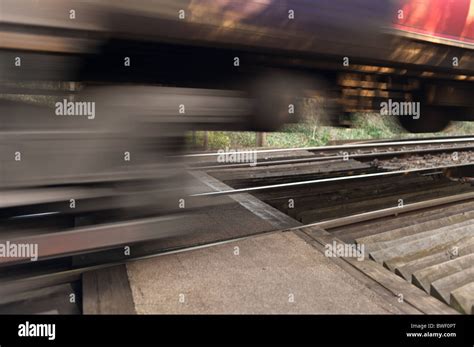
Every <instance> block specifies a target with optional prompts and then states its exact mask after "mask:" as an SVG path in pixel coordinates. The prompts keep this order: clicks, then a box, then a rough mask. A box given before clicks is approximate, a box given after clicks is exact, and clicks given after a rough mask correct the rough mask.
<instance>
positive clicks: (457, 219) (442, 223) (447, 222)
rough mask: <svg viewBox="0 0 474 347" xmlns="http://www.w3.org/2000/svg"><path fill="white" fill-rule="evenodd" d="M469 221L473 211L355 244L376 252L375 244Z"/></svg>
mask: <svg viewBox="0 0 474 347" xmlns="http://www.w3.org/2000/svg"><path fill="white" fill-rule="evenodd" d="M471 219H474V211H470V212H465V213H460V214H456V215H453V216H448V217H444V218H441V219H435V220H433V219H431V220H429V221H426V222H424V223H417V224H414V225H410V226H407V227H402V228H397V229H393V230H390V231H387V232H384V233H380V234H375V235H371V236H367V237H362V238H358V239H357V240H356V242H357V243H361V244H364V245H365V247H366V250H367V248H368V247H371V248H372V247H374V250H376V249H377V247H378V246H376V245H375V244H379V243H383V242H392V241H395V240H398V239H401V238H404V237H408V236H413V235H416V234H419V233H423V232H427V231H431V230H433V229H439V228H443V227H449V226H452V225H453V224H457V223H462V222H468V221H469V220H471ZM380 248H386V247H383V244H382V245H381V246H380Z"/></svg>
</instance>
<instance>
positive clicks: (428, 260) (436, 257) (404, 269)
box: [395, 237, 474, 281]
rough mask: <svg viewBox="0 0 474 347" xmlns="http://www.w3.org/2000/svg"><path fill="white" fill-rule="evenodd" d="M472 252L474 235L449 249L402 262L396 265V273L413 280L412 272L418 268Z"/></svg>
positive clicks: (455, 243) (473, 249) (473, 250)
mask: <svg viewBox="0 0 474 347" xmlns="http://www.w3.org/2000/svg"><path fill="white" fill-rule="evenodd" d="M454 252H455V253H454ZM471 253H474V237H469V238H465V239H462V240H461V241H458V242H454V243H453V244H452V246H451V247H450V248H449V247H448V248H447V249H444V250H442V251H439V252H437V253H434V254H431V255H428V256H425V257H421V258H413V259H412V260H411V261H408V262H405V263H402V264H400V265H398V266H396V268H395V273H396V274H398V275H400V276H402V277H403V278H405V279H406V280H407V281H411V280H412V274H413V273H415V272H416V271H418V270H422V269H424V268H427V267H430V266H433V265H436V264H441V263H443V262H445V261H449V260H451V259H453V256H458V257H459V256H463V255H467V254H471Z"/></svg>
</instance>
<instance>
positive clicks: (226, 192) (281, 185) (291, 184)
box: [190, 164, 472, 197]
mask: <svg viewBox="0 0 474 347" xmlns="http://www.w3.org/2000/svg"><path fill="white" fill-rule="evenodd" d="M471 165H472V164H459V165H444V166H434V167H430V168H421V169H407V170H396V171H386V172H376V173H370V174H362V175H352V176H342V177H329V178H320V179H315V180H308V181H297V182H289V183H279V184H271V185H268V186H258V187H250V188H240V189H231V190H221V191H217V192H216V191H213V192H206V193H196V194H192V195H190V196H191V197H198V196H219V195H230V194H241V193H248V192H256V191H262V190H268V189H276V188H286V187H295V186H303V185H308V184H317V183H325V182H336V181H347V180H355V179H363V178H371V177H383V176H395V175H402V174H410V173H415V172H429V171H432V170H440V169H449V168H457V167H464V166H471Z"/></svg>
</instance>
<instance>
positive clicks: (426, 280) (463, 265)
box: [412, 253, 474, 294]
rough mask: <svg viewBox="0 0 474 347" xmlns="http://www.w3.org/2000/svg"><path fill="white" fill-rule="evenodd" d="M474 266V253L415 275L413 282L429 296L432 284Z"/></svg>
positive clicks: (425, 269) (420, 271)
mask: <svg viewBox="0 0 474 347" xmlns="http://www.w3.org/2000/svg"><path fill="white" fill-rule="evenodd" d="M473 265H474V253H471V254H468V255H465V256H461V257H458V258H455V259H452V260H449V261H446V262H444V263H440V264H436V265H432V266H430V267H427V268H424V269H421V270H418V271H416V272H415V273H413V276H412V282H413V284H415V285H416V286H418V287H419V288H421V289H424V290H425V292H427V293H428V294H429V292H430V286H431V283H433V282H434V281H437V280H439V279H441V278H444V277H447V276H450V275H452V274H454V273H456V272H459V271H462V270H465V269H468V268H470V267H472V266H473Z"/></svg>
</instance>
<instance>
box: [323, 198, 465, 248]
mask: <svg viewBox="0 0 474 347" xmlns="http://www.w3.org/2000/svg"><path fill="white" fill-rule="evenodd" d="M473 210H474V203H473V202H471V201H469V202H466V203H462V204H456V206H455V211H452V210H451V209H447V208H446V207H444V206H443V207H439V208H436V209H433V210H431V209H429V210H426V211H416V212H409V213H407V214H406V215H399V216H397V217H393V218H386V219H385V218H383V219H381V220H376V221H368V222H365V223H358V224H356V225H353V226H344V227H339V228H335V229H334V230H333V231H331V233H333V234H334V235H337V236H341V235H345V234H353V235H358V234H360V235H359V236H355V237H354V239H357V238H362V237H364V236H365V235H364V234H367V229H377V230H378V229H383V230H385V231H390V230H393V229H399V228H402V227H407V226H410V225H413V224H421V223H424V222H427V221H430V220H433V219H434V218H436V219H442V218H444V217H450V216H454V215H457V214H461V213H463V212H471V211H473Z"/></svg>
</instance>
